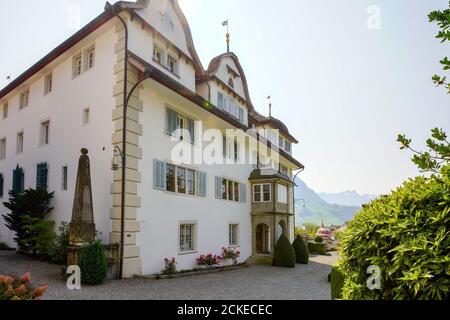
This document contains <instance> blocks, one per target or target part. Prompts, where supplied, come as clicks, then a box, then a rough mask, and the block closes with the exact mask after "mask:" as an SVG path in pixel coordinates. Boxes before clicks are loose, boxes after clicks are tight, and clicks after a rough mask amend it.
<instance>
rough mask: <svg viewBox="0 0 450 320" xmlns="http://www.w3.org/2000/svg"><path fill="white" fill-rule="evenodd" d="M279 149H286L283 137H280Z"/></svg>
mask: <svg viewBox="0 0 450 320" xmlns="http://www.w3.org/2000/svg"><path fill="white" fill-rule="evenodd" d="M278 147H279V148H280V149H284V139H283V137H281V136H280V138H279V142H278Z"/></svg>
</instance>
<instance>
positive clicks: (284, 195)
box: [277, 184, 288, 204]
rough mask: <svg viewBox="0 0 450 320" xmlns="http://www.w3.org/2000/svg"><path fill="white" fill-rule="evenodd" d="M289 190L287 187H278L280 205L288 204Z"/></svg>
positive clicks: (280, 185)
mask: <svg viewBox="0 0 450 320" xmlns="http://www.w3.org/2000/svg"><path fill="white" fill-rule="evenodd" d="M287 190H288V188H287V186H285V185H282V184H279V185H278V192H277V196H278V203H285V204H287V203H288V192H287Z"/></svg>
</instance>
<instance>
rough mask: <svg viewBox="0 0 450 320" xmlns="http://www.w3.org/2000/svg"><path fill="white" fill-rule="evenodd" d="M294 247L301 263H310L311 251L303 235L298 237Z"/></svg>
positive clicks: (298, 261) (296, 258)
mask: <svg viewBox="0 0 450 320" xmlns="http://www.w3.org/2000/svg"><path fill="white" fill-rule="evenodd" d="M292 247H293V248H294V251H295V260H296V262H297V263H300V264H308V263H309V251H308V247H307V246H306V243H305V240H303V238H302V237H300V236H299V237H297V238H295V240H294V243H293V244H292Z"/></svg>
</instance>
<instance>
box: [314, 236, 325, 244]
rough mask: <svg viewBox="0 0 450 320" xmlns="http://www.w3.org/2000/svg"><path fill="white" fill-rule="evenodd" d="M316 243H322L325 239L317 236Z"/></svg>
mask: <svg viewBox="0 0 450 320" xmlns="http://www.w3.org/2000/svg"><path fill="white" fill-rule="evenodd" d="M314 242H317V243H322V242H323V238H322V237H321V236H317V237H315V238H314Z"/></svg>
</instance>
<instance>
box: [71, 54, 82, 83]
mask: <svg viewBox="0 0 450 320" xmlns="http://www.w3.org/2000/svg"><path fill="white" fill-rule="evenodd" d="M82 65H83V62H82V60H81V53H80V54H78V55H77V56H75V57H74V58H73V77H74V78H76V77H78V76H79V75H81V71H82Z"/></svg>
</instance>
